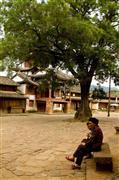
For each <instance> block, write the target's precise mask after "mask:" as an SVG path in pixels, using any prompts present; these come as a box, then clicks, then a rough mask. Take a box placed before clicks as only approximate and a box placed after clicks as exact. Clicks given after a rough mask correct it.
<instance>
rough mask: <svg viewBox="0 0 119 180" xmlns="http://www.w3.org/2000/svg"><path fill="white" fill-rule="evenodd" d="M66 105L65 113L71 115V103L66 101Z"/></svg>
mask: <svg viewBox="0 0 119 180" xmlns="http://www.w3.org/2000/svg"><path fill="white" fill-rule="evenodd" d="M66 105H67V107H66V113H71V101H68V102H67V104H66Z"/></svg>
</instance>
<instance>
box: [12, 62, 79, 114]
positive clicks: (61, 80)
mask: <svg viewBox="0 0 119 180" xmlns="http://www.w3.org/2000/svg"><path fill="white" fill-rule="evenodd" d="M14 71H15V72H16V75H17V76H19V77H20V78H21V81H19V82H18V83H19V84H20V87H19V89H20V90H21V91H22V93H23V94H24V95H25V96H27V100H26V111H31V112H32V111H38V112H46V113H48V114H51V113H53V112H64V113H71V112H74V111H75V110H76V109H77V108H78V107H79V105H80V86H69V87H68V86H67V85H66V84H67V81H69V80H71V79H73V77H72V76H71V75H68V74H66V73H63V72H61V71H59V70H56V71H53V72H52V73H53V74H52V75H51V74H50V75H49V74H47V73H46V72H41V71H40V69H39V68H38V67H32V68H31V67H30V66H29V64H25V67H23V68H20V69H14ZM48 78H49V81H48V80H46V79H48ZM42 82H45V83H44V86H43V83H42ZM53 84H55V85H56V84H57V86H55V85H53ZM54 86H55V88H54Z"/></svg>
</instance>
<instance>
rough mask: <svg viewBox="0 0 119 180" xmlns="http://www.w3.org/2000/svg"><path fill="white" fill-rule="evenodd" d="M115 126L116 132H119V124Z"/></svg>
mask: <svg viewBox="0 0 119 180" xmlns="http://www.w3.org/2000/svg"><path fill="white" fill-rule="evenodd" d="M114 128H115V130H116V134H119V126H115V127H114Z"/></svg>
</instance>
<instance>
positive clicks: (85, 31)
mask: <svg viewBox="0 0 119 180" xmlns="http://www.w3.org/2000/svg"><path fill="white" fill-rule="evenodd" d="M0 20H1V25H2V26H3V27H4V32H5V35H4V38H3V39H2V41H1V49H0V52H1V58H4V61H5V59H6V60H7V61H8V60H10V61H12V62H13V63H16V61H17V62H18V61H21V62H23V61H24V60H32V61H34V64H36V65H39V66H40V67H42V68H47V67H48V66H49V65H52V67H53V68H54V69H55V68H56V67H60V68H62V69H66V70H68V71H69V72H71V73H72V75H73V76H74V78H75V79H78V81H79V83H80V87H81V105H80V109H79V110H78V112H77V118H78V119H81V120H86V119H87V118H88V117H90V116H91V110H90V108H89V102H88V97H89V90H90V85H91V82H92V78H93V76H95V78H97V79H101V80H104V79H106V78H108V76H109V75H110V72H112V70H116V68H117V65H118V55H119V54H118V53H119V49H118V48H119V46H118V45H119V4H118V0H108V1H107V0H90V1H89V0H58V1H57V0H48V1H46V2H45V1H44V2H42V3H41V2H39V1H36V0H8V1H6V0H3V1H2V3H1V17H0Z"/></svg>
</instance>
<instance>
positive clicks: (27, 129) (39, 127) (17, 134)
mask: <svg viewBox="0 0 119 180" xmlns="http://www.w3.org/2000/svg"><path fill="white" fill-rule="evenodd" d="M94 116H95V117H97V118H99V120H100V126H101V128H102V129H103V132H104V141H105V142H108V143H109V145H110V149H111V152H112V156H113V166H114V172H112V173H111V172H105V171H96V169H95V163H94V161H93V159H90V160H86V161H83V163H82V168H81V170H72V169H71V163H70V162H68V161H66V160H65V156H66V154H69V153H73V151H74V150H75V148H76V147H77V145H78V144H79V143H80V141H81V139H82V138H83V137H85V136H86V134H87V132H88V130H87V127H86V124H85V123H84V122H77V121H75V122H74V121H73V120H72V119H73V115H72V114H71V115H66V114H53V115H43V114H21V115H20V114H11V115H9V116H8V115H4V116H2V117H0V124H1V129H0V134H1V152H0V154H1V162H0V166H1V180H117V179H119V134H116V133H115V129H114V126H117V125H118V126H119V113H113V112H112V113H111V116H110V117H107V113H106V112H104V113H101V112H96V113H95V114H94Z"/></svg>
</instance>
